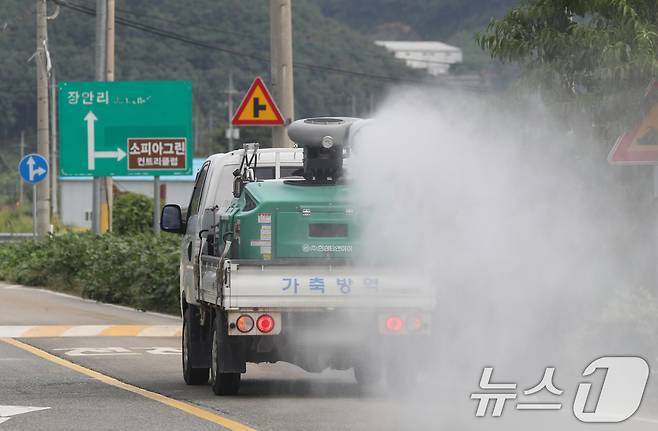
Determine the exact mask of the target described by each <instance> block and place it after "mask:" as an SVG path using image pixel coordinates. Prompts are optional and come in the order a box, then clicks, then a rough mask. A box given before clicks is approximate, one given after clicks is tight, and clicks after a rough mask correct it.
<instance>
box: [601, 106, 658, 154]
mask: <svg viewBox="0 0 658 431" xmlns="http://www.w3.org/2000/svg"><path fill="white" fill-rule="evenodd" d="M608 161H609V162H610V163H612V164H630V165H642V164H657V163H658V105H656V106H654V107H653V109H652V110H651V111H650V112H649V114H647V116H646V117H644V119H643V120H642V121H641V122H640V124H638V125H637V126H636V127H634V128H633V129H632V130H630V131H628V132H626V133H624V134H623V135H622V136H620V137H619V139H617V143H616V144H615V146H614V147H613V148H612V150H611V151H610V154H609V155H608Z"/></svg>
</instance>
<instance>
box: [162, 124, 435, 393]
mask: <svg viewBox="0 0 658 431" xmlns="http://www.w3.org/2000/svg"><path fill="white" fill-rule="evenodd" d="M354 121H355V120H354V119H343V118H340V119H314V120H299V121H297V122H295V123H293V125H292V126H289V135H290V136H291V139H293V140H295V141H296V142H297V143H298V144H299V145H301V146H303V147H304V149H303V150H302V149H265V150H257V147H250V149H244V150H239V151H234V152H231V153H228V154H217V155H213V156H211V157H210V158H208V160H207V161H206V162H205V163H204V165H203V167H202V168H201V170H200V171H199V173H198V174H197V179H196V184H195V187H194V191H193V193H192V197H191V199H190V205H189V207H188V209H187V211H186V212H184V211H182V210H181V208H180V207H178V206H177V205H166V206H165V207H164V208H163V212H162V219H161V227H162V229H163V230H164V231H168V232H174V233H179V234H182V235H183V240H182V245H181V263H180V287H181V310H182V313H183V318H184V330H183V342H182V344H183V355H182V356H183V361H182V362H183V376H184V379H185V381H186V382H187V383H188V384H205V383H206V382H207V381H208V377H209V374H210V378H211V385H212V388H213V390H214V392H215V393H216V394H218V395H220V394H235V393H236V392H237V391H238V390H239V385H240V376H241V374H243V373H245V371H246V367H245V364H246V362H255V363H260V362H276V361H286V362H291V363H294V364H296V365H299V366H300V367H302V368H304V369H306V370H308V371H312V372H319V371H322V370H324V369H326V368H334V369H349V368H354V369H355V376H356V378H357V381H358V382H359V383H363V384H372V383H374V382H376V381H378V380H379V379H380V377H381V376H382V375H383V373H384V372H386V373H385V374H386V376H387V380H388V383H389V384H390V385H392V386H406V385H409V384H410V383H412V381H413V378H414V375H415V372H416V371H417V370H418V368H419V363H418V357H416V356H414V357H413V359H412V358H410V355H408V353H409V351H410V349H412V348H415V347H419V346H420V347H423V346H426V343H427V340H428V335H429V333H430V327H431V322H432V319H431V313H432V311H433V309H434V305H435V299H434V295H433V289H432V288H431V286H430V285H429V283H428V282H427V280H426V278H425V277H422V276H421V274H409V273H405V272H404V271H403V270H402V269H401V268H397V267H396V266H395V265H388V266H383V265H379V266H377V267H374V266H360V265H358V264H357V263H356V261H357V260H358V258H357V256H358V251H359V239H358V230H359V229H358V224H359V223H360V220H363V218H361V217H359V214H358V211H359V210H358V209H356V208H354V207H353V206H352V203H350V199H349V191H350V187H349V184H346V183H345V181H344V178H343V172H342V171H343V155H344V151H343V147H346V146H347V145H348V137H347V135H348V132H349V127H350V125H351V124H352V123H353V122H354ZM183 213H185V215H184V216H183Z"/></svg>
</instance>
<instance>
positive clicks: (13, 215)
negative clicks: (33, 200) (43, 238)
mask: <svg viewBox="0 0 658 431" xmlns="http://www.w3.org/2000/svg"><path fill="white" fill-rule="evenodd" d="M27 206H28V207H29V206H30V204H29V203H28V204H27ZM0 232H2V233H21V232H22V233H25V232H32V214H30V210H29V209H28V208H26V207H23V208H20V207H18V208H17V207H14V206H7V207H0Z"/></svg>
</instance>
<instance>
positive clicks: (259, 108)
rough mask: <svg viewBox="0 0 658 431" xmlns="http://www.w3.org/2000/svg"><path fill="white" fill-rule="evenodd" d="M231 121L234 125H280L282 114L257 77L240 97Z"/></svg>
mask: <svg viewBox="0 0 658 431" xmlns="http://www.w3.org/2000/svg"><path fill="white" fill-rule="evenodd" d="M231 123H232V124H233V125H234V126H282V125H283V124H284V121H283V115H281V111H279V108H278V107H277V106H276V103H274V99H272V95H271V94H270V92H269V91H267V87H265V83H263V80H262V79H261V78H260V77H257V78H256V79H255V80H254V82H253V84H251V87H249V91H247V94H246V95H245V96H244V99H242V103H240V107H238V110H237V111H236V113H235V115H234V116H233V119H232V120H231Z"/></svg>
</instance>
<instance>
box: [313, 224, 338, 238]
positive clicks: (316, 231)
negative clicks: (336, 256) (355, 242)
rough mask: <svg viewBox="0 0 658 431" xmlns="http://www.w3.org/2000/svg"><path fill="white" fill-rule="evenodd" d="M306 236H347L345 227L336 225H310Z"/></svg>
mask: <svg viewBox="0 0 658 431" xmlns="http://www.w3.org/2000/svg"><path fill="white" fill-rule="evenodd" d="M308 236H310V237H313V238H338V237H346V236H347V225H346V224H338V223H311V224H309V225H308Z"/></svg>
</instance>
